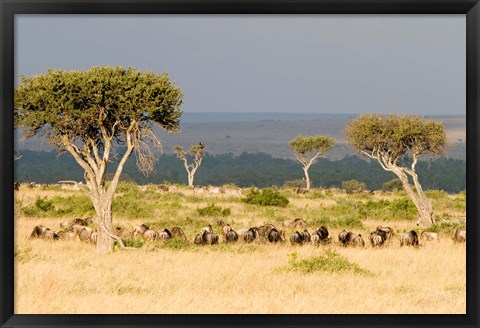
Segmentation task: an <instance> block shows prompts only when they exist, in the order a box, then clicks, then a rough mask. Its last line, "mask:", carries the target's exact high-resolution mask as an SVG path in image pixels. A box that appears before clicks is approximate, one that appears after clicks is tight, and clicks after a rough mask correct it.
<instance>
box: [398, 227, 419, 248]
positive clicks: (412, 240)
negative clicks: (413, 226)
mask: <svg viewBox="0 0 480 328" xmlns="http://www.w3.org/2000/svg"><path fill="white" fill-rule="evenodd" d="M398 238H399V239H400V246H403V245H405V246H410V245H412V246H418V235H417V233H416V232H415V231H414V230H412V231H409V232H405V233H402V234H400V235H399V237H398Z"/></svg>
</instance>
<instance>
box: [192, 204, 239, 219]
mask: <svg viewBox="0 0 480 328" xmlns="http://www.w3.org/2000/svg"><path fill="white" fill-rule="evenodd" d="M231 212H232V211H231V210H230V209H229V208H222V207H220V206H216V205H215V204H213V203H212V204H210V205H208V206H206V207H199V208H197V213H198V215H200V216H223V217H226V216H229V215H230V214H231Z"/></svg>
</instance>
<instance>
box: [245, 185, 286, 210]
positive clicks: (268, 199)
mask: <svg viewBox="0 0 480 328" xmlns="http://www.w3.org/2000/svg"><path fill="white" fill-rule="evenodd" d="M242 201H243V202H245V203H247V204H253V205H259V206H278V207H286V206H287V205H288V203H289V201H288V198H287V197H285V196H284V195H282V194H281V193H280V192H279V191H275V190H273V189H272V188H265V189H262V190H260V191H256V190H250V191H249V192H248V194H246V195H245V197H244V198H242Z"/></svg>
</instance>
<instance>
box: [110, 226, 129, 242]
mask: <svg viewBox="0 0 480 328" xmlns="http://www.w3.org/2000/svg"><path fill="white" fill-rule="evenodd" d="M114 233H115V235H116V236H117V237H120V238H121V239H127V238H130V237H132V235H133V232H132V231H128V230H127V229H125V228H122V227H115V231H114Z"/></svg>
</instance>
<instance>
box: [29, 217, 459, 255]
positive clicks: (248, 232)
mask: <svg viewBox="0 0 480 328" xmlns="http://www.w3.org/2000/svg"><path fill="white" fill-rule="evenodd" d="M92 223H93V220H92V219H91V218H88V219H81V218H76V219H70V220H65V221H62V222H61V223H60V228H61V230H60V231H58V232H55V231H53V230H50V229H49V228H47V227H45V226H43V225H37V226H35V227H34V229H33V231H32V233H31V234H30V238H41V239H48V240H56V239H64V240H73V239H77V238H78V239H80V240H81V241H84V242H90V243H93V244H96V242H97V232H96V231H95V230H94V229H93V228H91V227H90V225H91V224H92ZM217 226H218V230H219V232H220V234H221V235H222V239H223V242H225V243H235V242H239V241H243V242H244V243H252V242H263V243H267V242H269V243H284V242H286V241H287V239H286V237H285V231H286V230H287V229H290V231H293V230H295V231H294V232H292V234H291V235H290V238H289V241H290V244H291V245H303V244H307V243H309V244H312V245H327V244H331V242H332V238H331V237H329V232H328V228H327V227H326V226H324V225H322V226H321V227H319V228H318V229H316V230H315V231H313V232H312V233H311V234H310V232H309V231H308V224H307V223H306V222H305V221H304V220H303V219H300V218H297V219H294V220H286V221H284V222H283V225H282V228H279V227H275V226H274V225H273V224H265V225H262V226H258V227H250V228H240V229H238V230H234V229H233V227H232V226H231V225H230V224H225V223H224V222H223V221H218V222H217ZM292 229H293V230H292ZM302 229H303V231H302ZM299 230H300V231H299ZM114 234H115V236H117V237H118V238H120V239H122V240H125V239H130V238H143V239H144V240H145V241H152V242H156V241H161V240H167V239H172V238H179V239H183V240H184V241H186V242H188V238H187V236H186V235H185V233H184V232H183V230H182V229H181V228H180V227H173V228H170V229H169V228H164V229H161V230H154V229H151V228H149V227H148V226H147V225H146V224H142V225H140V226H136V227H134V228H133V230H129V229H126V228H123V227H119V226H117V227H115V229H114ZM395 237H397V238H398V241H399V243H400V246H416V247H418V246H420V243H419V236H418V234H417V232H416V231H415V230H411V231H409V232H403V233H399V234H397V233H395V231H394V229H392V228H390V227H382V226H378V227H377V228H376V230H375V231H372V232H371V233H370V236H369V241H370V244H371V246H372V247H381V246H383V245H385V244H387V243H390V242H391V241H392V240H393V239H394V238H395ZM452 239H453V240H454V241H456V242H466V239H467V237H466V230H460V229H457V230H456V231H455V234H454V235H453V237H452ZM420 240H423V241H425V242H427V241H439V237H438V234H437V233H436V232H431V231H423V232H422V233H421V234H420ZM219 241H220V238H219V235H217V234H215V232H214V229H213V228H212V225H211V224H209V225H208V226H205V227H203V228H202V229H201V230H200V232H199V233H198V234H196V235H195V237H194V238H193V243H194V244H196V245H214V244H218V243H219ZM338 242H339V244H340V245H342V246H345V247H347V246H352V247H359V248H364V247H365V240H364V238H363V236H362V235H361V234H360V233H359V234H357V233H354V232H351V231H346V230H342V231H341V232H340V233H339V235H338Z"/></svg>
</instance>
